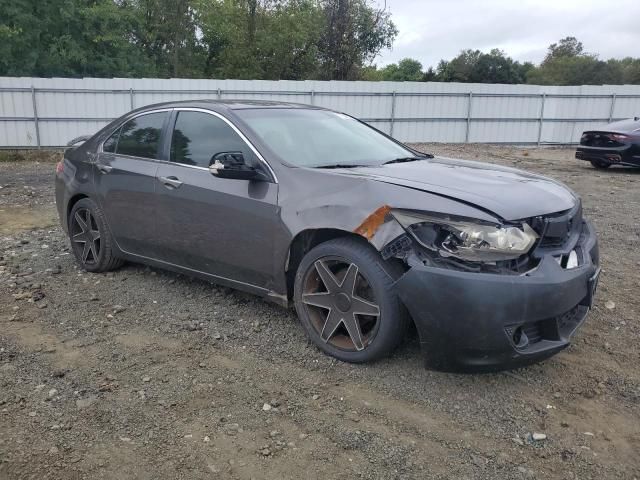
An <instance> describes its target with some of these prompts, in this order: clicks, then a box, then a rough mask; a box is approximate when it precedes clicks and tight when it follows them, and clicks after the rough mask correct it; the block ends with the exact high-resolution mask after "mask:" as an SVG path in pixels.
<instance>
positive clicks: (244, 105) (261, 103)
mask: <svg viewBox="0 0 640 480" xmlns="http://www.w3.org/2000/svg"><path fill="white" fill-rule="evenodd" d="M180 107H189V108H207V109H210V110H214V111H224V110H244V109H265V108H295V109H314V110H325V109H323V108H321V107H316V106H313V105H305V104H302V103H293V102H277V101H271V100H235V99H230V100H213V99H208V98H206V99H197V100H182V101H178V102H163V103H155V104H152V105H146V106H144V107H142V108H138V109H137V110H135V111H136V112H143V111H146V110H154V109H157V108H180Z"/></svg>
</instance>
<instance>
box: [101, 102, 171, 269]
mask: <svg viewBox="0 0 640 480" xmlns="http://www.w3.org/2000/svg"><path fill="white" fill-rule="evenodd" d="M169 116H170V110H161V111H153V112H146V113H144V114H140V115H138V116H136V117H134V118H132V119H130V120H128V121H127V122H125V123H124V124H123V125H122V126H121V127H120V128H119V129H118V130H116V131H115V132H114V133H113V134H112V135H111V137H109V138H108V139H107V140H106V141H105V142H104V144H103V145H102V151H101V152H100V153H99V155H98V158H97V161H96V164H95V166H96V170H97V171H96V173H95V174H94V179H95V185H96V191H97V193H98V202H99V204H100V206H101V207H102V210H103V211H104V213H105V215H106V217H107V221H108V224H109V227H110V229H111V233H112V234H113V236H114V238H115V240H116V242H117V244H118V246H119V247H120V249H121V250H123V251H125V252H127V253H133V254H136V255H142V256H146V257H151V258H154V257H155V255H156V247H157V245H156V243H155V238H156V237H155V222H154V215H155V211H154V209H155V202H156V201H155V198H154V195H155V194H156V172H157V170H158V165H159V163H158V160H159V159H160V158H161V151H162V149H161V145H162V143H161V142H162V138H163V137H162V134H163V130H164V129H165V127H166V124H167V123H168V119H169Z"/></svg>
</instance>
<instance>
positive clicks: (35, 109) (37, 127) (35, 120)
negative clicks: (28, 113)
mask: <svg viewBox="0 0 640 480" xmlns="http://www.w3.org/2000/svg"><path fill="white" fill-rule="evenodd" d="M31 103H32V105H33V126H34V127H35V130H36V143H37V145H38V150H40V124H39V123H38V105H37V104H36V88H35V87H34V86H33V85H31Z"/></svg>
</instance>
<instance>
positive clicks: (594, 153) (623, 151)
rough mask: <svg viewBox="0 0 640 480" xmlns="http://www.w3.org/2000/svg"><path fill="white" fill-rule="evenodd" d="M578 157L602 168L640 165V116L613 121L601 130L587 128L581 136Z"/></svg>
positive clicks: (577, 151)
mask: <svg viewBox="0 0 640 480" xmlns="http://www.w3.org/2000/svg"><path fill="white" fill-rule="evenodd" d="M576 158H577V159H579V160H586V161H588V162H591V165H593V166H594V167H595V168H601V169H602V168H609V167H610V166H611V165H626V166H631V167H640V118H638V117H635V118H630V119H627V120H621V121H619V122H613V123H610V124H608V125H607V126H606V127H604V128H602V129H600V130H587V131H586V132H584V133H583V134H582V137H581V138H580V146H579V147H578V149H577V150H576Z"/></svg>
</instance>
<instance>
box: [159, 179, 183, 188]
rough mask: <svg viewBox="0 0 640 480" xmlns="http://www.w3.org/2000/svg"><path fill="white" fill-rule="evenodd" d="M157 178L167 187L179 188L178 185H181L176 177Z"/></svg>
mask: <svg viewBox="0 0 640 480" xmlns="http://www.w3.org/2000/svg"><path fill="white" fill-rule="evenodd" d="M158 179H159V180H160V181H161V182H162V183H163V184H164V186H165V187H167V188H180V185H182V182H181V181H180V180H178V179H177V178H176V177H158Z"/></svg>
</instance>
